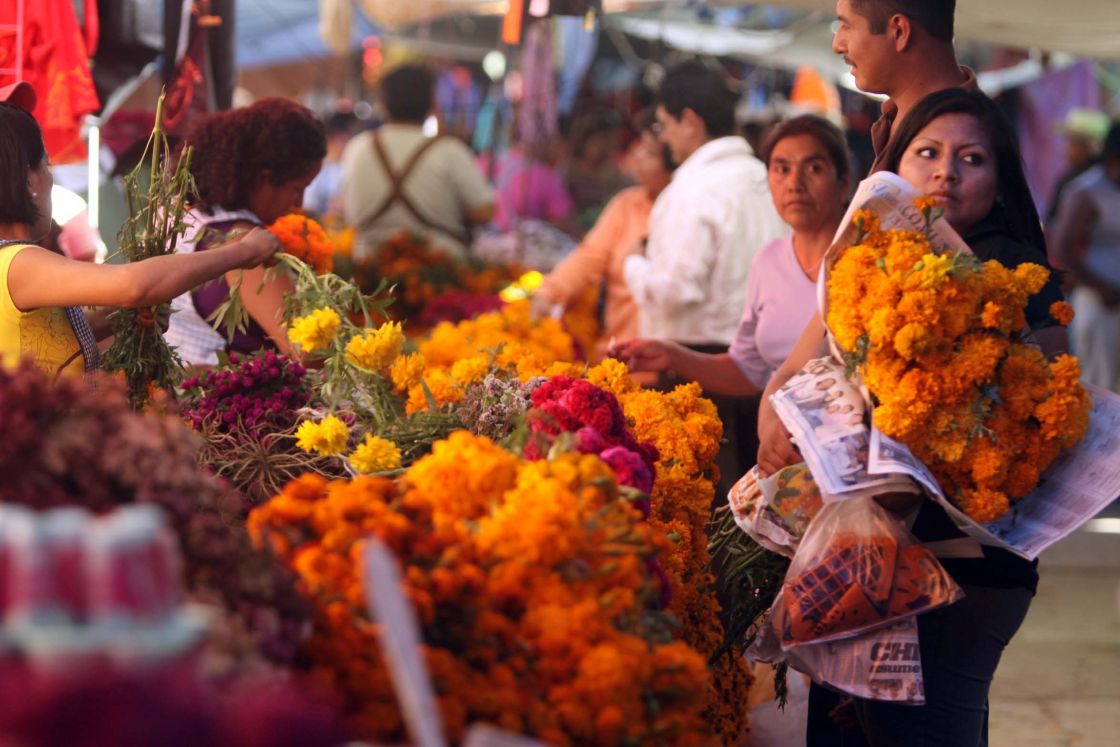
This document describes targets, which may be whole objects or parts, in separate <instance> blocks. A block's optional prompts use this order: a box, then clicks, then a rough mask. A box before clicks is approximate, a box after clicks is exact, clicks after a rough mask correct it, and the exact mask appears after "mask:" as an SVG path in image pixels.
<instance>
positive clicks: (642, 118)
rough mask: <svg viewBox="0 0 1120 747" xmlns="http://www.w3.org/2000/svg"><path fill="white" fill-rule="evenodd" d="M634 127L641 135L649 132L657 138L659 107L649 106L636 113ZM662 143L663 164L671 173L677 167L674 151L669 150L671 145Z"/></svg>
mask: <svg viewBox="0 0 1120 747" xmlns="http://www.w3.org/2000/svg"><path fill="white" fill-rule="evenodd" d="M633 127H634V129H635V130H636V131H637V132H638V134H639V135H641V134H642V133H646V132H648V133H649V134H651V135H653V137H654V139H655V140H656V139H658V138H657V109H655V108H654V107H652V106H647V107H646V108H645V109H642V110H641V111H640V112H638V113H637V114H635V115H634V121H633ZM660 145H661V165H662V166H664V167H665V170H666V171H668V172H669V173H670V174H671V173H673V170H674V169H675V168H677V164H676V163H675V162H674V161H673V153H672V151H670V150H669V146H668V145H665V143H660Z"/></svg>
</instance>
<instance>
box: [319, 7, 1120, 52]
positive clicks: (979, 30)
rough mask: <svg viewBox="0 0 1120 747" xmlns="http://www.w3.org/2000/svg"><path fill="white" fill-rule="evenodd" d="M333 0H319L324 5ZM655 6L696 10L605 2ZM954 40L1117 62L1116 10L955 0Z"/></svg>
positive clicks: (461, 10) (412, 13)
mask: <svg viewBox="0 0 1120 747" xmlns="http://www.w3.org/2000/svg"><path fill="white" fill-rule="evenodd" d="M331 1H332V0H321V2H323V3H328V2H331ZM360 4H361V7H362V10H363V11H364V12H365V14H366V15H367V16H368V17H369V18H370V19H372V20H373V21H374V22H375V23H378V24H381V25H383V26H386V27H390V28H400V27H403V26H409V25H413V24H417V23H422V22H424V21H428V20H431V19H434V18H438V17H441V16H446V15H453V14H475V15H496V14H501V13H504V12H505V10H506V8H507V6H508V2H507V0H410V1H409V2H401V0H360ZM708 4H710V5H713V6H722V7H746V6H748V5H752V3H746V2H743V1H742V0H708ZM764 4H765V5H771V6H775V7H784V8H790V9H794V10H802V11H820V12H823V13H826V14H828V16H833V15H834V14H835V11H836V3H835V2H834V0H769V2H767V3H764ZM659 6H677V7H679V8H686V7H688V8H697V7H698V3H696V2H694V0H604V3H603V7H604V10H605V11H606V12H608V13H616V12H621V11H633V10H641V9H650V8H655V7H659ZM956 29H957V36H958V37H959V38H960V39H961V40H965V41H976V42H986V43H990V44H999V45H1003V46H1008V47H1018V48H1022V49H1041V50H1045V51H1052V52H1068V53H1070V54H1075V55H1078V56H1082V57H1096V58H1099V59H1120V12H1117V3H1116V0H1077V2H1076V3H1061V2H1055V1H1054V0H958V2H957V14H956Z"/></svg>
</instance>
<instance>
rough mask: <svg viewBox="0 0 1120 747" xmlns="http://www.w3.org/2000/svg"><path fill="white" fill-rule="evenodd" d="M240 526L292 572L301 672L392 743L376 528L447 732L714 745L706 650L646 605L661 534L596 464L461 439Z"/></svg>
mask: <svg viewBox="0 0 1120 747" xmlns="http://www.w3.org/2000/svg"><path fill="white" fill-rule="evenodd" d="M249 526H250V530H251V532H252V533H253V534H254V536H255V537H257V538H258V540H260V541H267V542H270V543H271V545H272V546H273V547H274V548H275V549H276V550H277V551H278V552H279V553H280V554H281V555H282V556H283V557H284V558H285V559H286V560H287V562H288V563H289V564H290V565H291V567H292V568H293V569H294V570H295V571H296V572H297V573H298V574H299V575H300V577H301V580H302V584H303V586H304V589H305V591H306V592H307V593H308V594H309V596H310V597H311V599H312V600H313V603H314V605H315V628H314V632H313V635H312V639H311V641H310V643H309V645H308V647H307V649H306V653H307V655H308V657H309V659H310V661H311V665H312V667H313V669H314V672H315V673H316V674H317V675H318V676H319V677H320V678H322V679H323V680H325V681H329V682H332V683H333V684H334V685H335V686H336V687H337V688H338V689H339V690H340V692H341V693H342V694H343V696H344V697H345V699H346V704H347V706H348V708H349V710H350V713H351V714H352V715H353V717H354V719H355V721H356V722H357V724H358V725H359V726H360V728H361V731H362V733H363V734H364V735H366V736H367V737H369V738H373V739H382V740H397V739H400V738H401V737H402V736H403V732H402V724H401V721H400V716H399V712H398V707H397V705H396V702H395V698H394V695H393V691H392V688H391V683H390V681H389V678H388V673H387V670H386V667H385V666H384V664H383V662H382V661H381V659H380V654H379V652H378V641H377V636H378V632H377V628H376V626H375V625H373V624H372V623H371V622H370V621H369V619H368V618H367V617H366V613H365V607H364V603H363V596H362V588H361V583H362V579H361V577H360V573H361V570H360V563H359V562H358V558H359V552H360V546H361V542H362V540H363V539H364V538H365V537H367V536H370V535H373V536H377V537H378V538H380V539H381V540H382V541H384V542H385V543H386V544H387V545H388V546H389V547H390V548H391V549H392V550H393V551H394V552H395V554H396V555H397V556H398V558H399V559H400V561H401V563H402V565H403V576H404V579H405V586H406V589H405V591H406V594H407V595H408V597H409V598H410V599H411V600H412V602H413V603H414V604H415V606H416V608H417V610H418V613H419V617H420V619H421V627H422V630H423V635H424V641H425V646H424V651H423V653H424V655H425V657H426V659H427V662H428V666H429V667H430V670H431V672H432V677H433V681H434V685H435V688H436V691H437V694H438V696H439V705H440V709H441V712H442V715H443V718H444V721H445V723H446V725H447V728H448V731H449V732H450V733H449V736H450V738H451V739H452V740H457V739H459V738H460V736H461V735H462V732H463V730H464V729H465V727H466V726H467V725H468V724H469V723H471V722H474V721H489V722H491V723H495V724H498V725H500V726H502V727H503V728H506V729H509V730H512V731H517V732H521V733H525V734H529V735H532V736H535V737H537V738H540V739H542V740H544V741H546V742H548V743H549V744H554V745H640V744H670V745H682V744H710V743H712V742H714V741H715V740H714V738H713V737H712V735H711V731H710V727H709V725H708V724H706V723H705V719H704V718H703V716H702V708H703V705H704V697H703V694H704V693H705V688H706V686H707V684H708V671H707V666H706V661H705V657H704V656H703V655H702V654H701V653H699V652H698V651H696V650H695V649H694V648H693V647H691V646H689V645H687V644H686V643H685V642H682V641H679V640H673V628H672V626H671V625H670V624H669V621H668V619H667V618H665V616H664V614H663V613H661V612H659V611H658V609H657V600H658V598H659V596H660V591H659V588H658V587H659V582H658V581H657V577H656V576H655V575H654V574H652V573H651V572H650V564H651V562H653V560H654V559H655V558H656V557H658V556H659V555H660V554H662V553H663V552H664V550H665V546H666V544H667V543H668V540H667V538H666V537H665V536H664V535H663V534H662V533H660V532H658V531H657V530H656V529H655V528H654V527H653V526H652V525H651V524H649V523H646V522H644V521H642V518H641V514H640V512H639V510H638V509H636V508H634V507H633V506H632V505H631V504H630V502H629V501H627V500H624V499H623V497H622V495H621V493H620V491H619V488H618V485H617V483H616V482H615V479H614V476H613V474H612V473H611V470H610V468H609V467H607V465H606V464H605V463H603V462H602V461H600V460H599V459H598V458H597V457H594V456H590V455H580V454H561V455H558V456H554V458H552V459H550V460H540V461H533V462H529V461H524V460H522V459H520V458H519V457H517V456H515V455H513V454H511V453H510V452H508V451H506V450H504V449H502V448H500V447H499V446H497V445H495V444H494V443H493V442H491V441H489V440H488V439H485V438H481V437H477V436H473V435H471V434H469V433H466V432H458V433H455V434H453V435H452V436H451V438H450V439H448V440H447V441H442V442H439V443H437V444H436V446H435V448H434V450H433V452H432V454H431V455H430V456H428V457H425V458H424V459H421V460H420V461H418V462H416V463H415V464H414V465H413V466H412V468H411V469H409V470H408V472H407V473H405V475H404V476H403V478H402V479H401V480H400V481H398V482H393V481H390V480H388V479H385V478H379V477H361V478H357V479H356V480H354V481H351V482H347V481H337V482H333V483H328V482H327V481H326V480H324V479H323V478H321V477H317V476H307V477H304V478H302V479H300V480H298V481H296V482H293V483H291V484H289V486H288V487H287V488H286V489H285V491H284V492H283V493H282V494H281V495H279V496H277V497H276V498H275V499H273V501H271V502H270V503H268V504H266V505H265V506H263V507H261V508H258V509H256V510H255V511H254V512H253V514H252V515H251V516H250V519H249Z"/></svg>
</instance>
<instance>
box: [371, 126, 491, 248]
mask: <svg viewBox="0 0 1120 747" xmlns="http://www.w3.org/2000/svg"><path fill="white" fill-rule="evenodd" d="M442 139H443V136H442V135H437V136H436V137H431V138H424V141H423V142H422V143H421V144H420V147H419V148H417V149H416V150H415V151H414V152H413V154H412V156H411V157H410V158H409V159H408V161H407V162H406V163H405V165H404V168H402V169H401V170H400V171H394V170H393V166H392V164H391V163H389V155H388V153H386V152H385V145H384V144H383V143H382V142H381V133H380V132H375V133H373V152H374V155H376V156H377V160H378V161H379V162H380V163H381V168H382V169H384V171H385V175H386V176H388V177H389V194H387V195H386V196H385V198H384V199H383V200H382V201H381V204H380V205H379V206H378V208H377V210H374V211H373V212H372V213H371V214H370V216H369V217H368V218H366V219H365V220H363V221H362V223H361V225H360V226H359V229H365V228H369V227H370V226H372V225H373V224H374V223H376V222H377V220H378V219H379V218H381V216H383V215H385V213H387V212H389V208H391V207H392V206H393V205H394V204H396V203H398V202H399V203H400V204H401V205H403V206H404V209H405V210H407V211H408V212H409V213H410V214H411V215H412V217H413V218H415V219H416V220H418V221H419V222H420V223H422V224H423V225H425V226H427V227H428V228H431V229H432V230H434V231H439V232H440V233H445V234H447V235H449V236H451V237H453V238H454V239H455V240H457V241H459V242H461V243H463V245H464V246H469V245H470V235H469V234H467V233H466V232H465V231H463V230H457V229H452V228H448V227H446V226H441V225H439V224H438V223H436V222H435V221H432V220H431V219H429V218H428V217H427V216H425V215H424V214H423V213H422V212H420V209H419V208H418V207H417V206H416V204H415V203H414V202H412V200H410V199H409V197H408V195H407V194H405V191H404V185H405V182H407V181H408V177H409V176H410V175H411V174H412V172H413V171H414V170H415V169H416V166H417V164H419V163H420V159H421V158H423V157H424V154H426V153H427V152H428V150H430V149H431V147H432V146H433V145H435V144H436V143H438V142H439V141H440V140H442Z"/></svg>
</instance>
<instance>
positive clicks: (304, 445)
mask: <svg viewBox="0 0 1120 747" xmlns="http://www.w3.org/2000/svg"><path fill="white" fill-rule="evenodd" d="M349 439H350V429H349V428H348V427H347V426H346V423H343V422H342V421H341V420H339V419H338V418H336V417H335V416H334V415H328V416H327V417H325V418H323V419H322V420H321V421H319V422H318V423H316V422H315V421H313V420H305V421H303V422H302V423H300V425H299V429H298V430H297V431H296V446H298V447H299V448H301V449H303V450H304V451H306V452H308V453H310V452H312V451H314V452H317V453H319V454H322V455H323V456H334V455H335V454H341V453H342V452H343V451H345V450H346V442H347V441H348V440H349Z"/></svg>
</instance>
